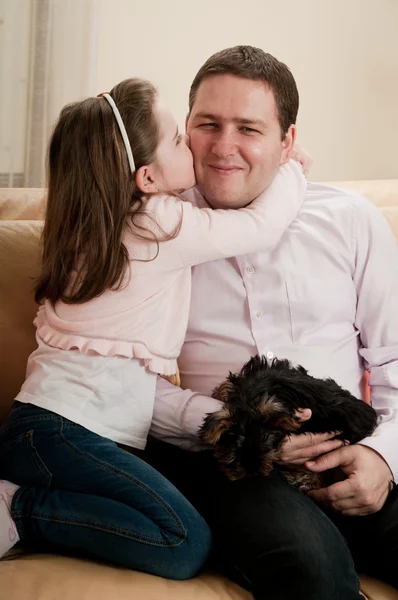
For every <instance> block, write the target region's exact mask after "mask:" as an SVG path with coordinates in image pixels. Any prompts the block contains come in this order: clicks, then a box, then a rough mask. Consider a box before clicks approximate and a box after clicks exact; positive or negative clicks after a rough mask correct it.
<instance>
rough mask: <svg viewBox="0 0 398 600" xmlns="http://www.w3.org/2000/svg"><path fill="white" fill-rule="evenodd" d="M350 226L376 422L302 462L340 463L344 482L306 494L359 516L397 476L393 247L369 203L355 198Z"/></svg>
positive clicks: (397, 273)
mask: <svg viewBox="0 0 398 600" xmlns="http://www.w3.org/2000/svg"><path fill="white" fill-rule="evenodd" d="M352 230H353V234H352V247H353V253H354V260H355V264H354V272H353V281H354V284H355V288H356V291H357V310H356V320H355V325H356V327H357V329H358V331H359V332H360V336H361V342H362V349H361V350H360V354H361V356H362V357H363V358H364V361H365V367H366V369H367V370H368V371H369V372H370V386H371V401H372V405H373V407H374V408H375V410H376V412H377V414H378V419H379V425H378V427H377V429H376V431H375V432H374V434H373V435H372V436H370V437H368V438H366V439H364V440H362V442H360V444H357V445H355V446H352V447H346V448H340V449H338V450H335V451H333V452H331V453H330V454H328V455H324V456H321V457H320V458H318V459H316V460H315V461H311V462H309V463H308V462H307V463H306V466H307V467H308V468H309V469H311V470H313V471H317V472H321V471H325V470H327V469H331V468H334V467H337V466H338V467H340V468H341V469H342V471H343V472H344V474H345V475H346V477H347V479H346V480H345V481H343V482H339V483H335V484H334V485H332V486H330V487H329V488H324V489H323V490H318V491H316V492H311V493H310V495H311V496H312V497H313V498H314V499H315V500H317V501H319V502H322V503H323V504H326V505H328V506H331V507H332V508H334V509H336V510H339V511H340V512H343V513H344V514H346V515H361V514H362V515H364V514H370V513H372V512H376V511H377V510H379V509H380V508H381V507H382V506H383V504H384V502H385V500H386V498H387V495H388V492H389V490H390V489H391V480H392V478H393V477H394V478H395V480H397V479H398V452H397V448H398V246H397V243H396V241H395V239H394V236H393V234H392V231H391V229H390V227H389V226H388V224H387V222H386V220H385V219H384V217H383V216H382V215H381V213H380V212H379V211H378V210H377V209H376V208H375V207H374V206H373V205H371V203H368V202H366V203H365V202H359V201H358V204H357V205H356V208H355V211H354V218H353V228H352Z"/></svg>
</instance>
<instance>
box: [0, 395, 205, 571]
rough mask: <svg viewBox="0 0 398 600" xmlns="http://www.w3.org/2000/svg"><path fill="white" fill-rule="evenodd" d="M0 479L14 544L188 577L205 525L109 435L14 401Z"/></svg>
mask: <svg viewBox="0 0 398 600" xmlns="http://www.w3.org/2000/svg"><path fill="white" fill-rule="evenodd" d="M0 478H1V479H7V480H9V481H13V482H14V483H16V484H17V485H20V486H21V487H20V488H19V489H18V490H17V492H16V494H15V496H14V498H13V501H12V506H11V515H12V518H13V519H14V521H15V523H16V526H17V529H18V533H19V536H20V538H21V541H22V542H23V543H25V544H27V545H29V546H30V547H32V548H36V549H38V550H40V549H42V548H44V549H46V550H49V549H50V550H53V551H57V549H58V550H59V551H60V552H65V551H66V552H72V553H73V552H78V553H79V554H82V553H83V554H85V555H88V556H92V557H96V558H98V559H100V560H104V561H106V562H109V563H113V564H117V565H120V566H124V567H128V568H131V569H138V570H141V571H145V572H147V573H152V574H155V575H159V576H162V577H167V578H170V579H187V578H189V577H192V576H194V575H195V574H196V573H197V572H198V571H199V569H200V568H201V567H202V565H203V564H204V562H205V561H206V559H207V557H208V554H209V551H210V546H211V534H210V530H209V528H208V526H207V524H206V523H205V521H204V520H203V518H202V517H201V516H200V515H199V513H198V512H197V511H196V510H195V509H194V508H193V506H192V505H191V504H190V503H189V502H188V500H186V499H185V498H184V496H183V495H182V494H181V493H180V492H179V491H177V489H176V488H175V487H174V486H173V485H172V484H171V483H170V482H169V481H168V480H167V479H166V478H165V477H163V476H162V475H161V474H160V473H158V472H157V471H156V470H155V469H153V468H152V467H151V466H150V465H148V464H147V463H146V462H144V461H143V460H141V459H140V458H139V457H137V456H135V455H134V454H131V453H129V452H127V451H125V450H123V449H121V448H119V447H118V445H117V444H116V443H115V442H112V441H111V440H109V439H107V438H104V437H101V436H99V435H96V434H95V433H92V432H91V431H88V430H87V429H84V428H83V427H81V426H80V425H77V424H75V423H73V422H71V421H69V420H68V419H65V418H63V417H61V416H59V415H57V414H55V413H52V412H50V411H48V410H44V409H42V408H39V407H36V406H33V405H32V404H21V403H19V402H15V403H14V406H13V408H12V409H11V411H10V413H9V415H8V417H7V419H6V420H5V422H4V423H3V424H2V426H1V427H0Z"/></svg>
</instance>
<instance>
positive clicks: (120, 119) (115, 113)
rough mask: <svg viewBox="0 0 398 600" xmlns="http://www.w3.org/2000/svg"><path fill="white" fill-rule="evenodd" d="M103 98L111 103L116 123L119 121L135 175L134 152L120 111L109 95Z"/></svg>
mask: <svg viewBox="0 0 398 600" xmlns="http://www.w3.org/2000/svg"><path fill="white" fill-rule="evenodd" d="M102 98H105V100H107V102H109V104H110V106H111V108H112V110H113V114H114V115H115V117H116V121H117V124H118V125H119V129H120V133H121V134H122V138H123V142H124V146H125V148H126V152H127V158H128V159H129V165H130V169H131V172H132V173H133V174H134V172H135V163H134V158H133V151H132V150H131V145H130V140H129V138H128V135H127V131H126V128H125V126H124V123H123V119H122V117H121V115H120V112H119V109H118V107H117V106H116V104H115V101H114V99H113V98H112V96H110V95H109V94H102Z"/></svg>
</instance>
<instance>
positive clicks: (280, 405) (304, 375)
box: [200, 356, 377, 491]
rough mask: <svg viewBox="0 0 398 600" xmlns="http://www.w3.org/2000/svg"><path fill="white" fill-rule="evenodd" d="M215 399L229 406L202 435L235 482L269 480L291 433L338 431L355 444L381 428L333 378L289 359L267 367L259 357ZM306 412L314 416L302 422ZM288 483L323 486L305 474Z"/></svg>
mask: <svg viewBox="0 0 398 600" xmlns="http://www.w3.org/2000/svg"><path fill="white" fill-rule="evenodd" d="M213 397H215V398H218V399H220V400H222V401H223V402H224V407H223V408H222V409H221V410H220V411H218V412H216V413H213V414H210V415H208V416H207V417H206V419H205V421H204V424H203V426H202V428H201V431H200V436H201V438H202V440H203V441H204V442H206V443H207V444H211V445H212V446H213V448H214V453H215V455H216V457H217V459H218V461H219V464H220V467H221V468H222V470H223V471H224V473H225V474H226V475H227V477H229V478H230V479H242V478H244V477H251V476H256V475H268V474H269V473H270V471H271V470H272V468H273V464H274V463H275V462H277V461H278V451H279V450H280V448H281V446H282V443H283V441H284V440H285V438H286V436H287V435H289V434H291V433H307V432H312V433H324V432H334V431H338V432H341V433H340V434H339V435H338V436H336V437H337V438H341V439H342V440H346V441H347V442H349V443H350V444H355V443H356V442H358V441H360V440H361V439H363V438H365V437H366V436H368V435H370V434H371V433H372V432H373V431H374V429H375V427H376V424H377V419H376V412H375V410H374V409H373V408H372V407H371V406H370V405H369V404H367V403H366V402H364V401H362V400H358V399H357V398H355V397H354V396H353V395H352V394H350V392H348V391H347V390H344V389H342V388H341V387H340V386H339V385H338V384H337V383H336V382H335V381H334V380H333V379H317V378H315V377H311V375H308V372H307V371H306V369H304V368H303V367H301V366H297V367H294V366H292V364H291V363H290V362H289V361H288V360H278V359H276V358H275V359H273V360H272V362H271V363H268V361H267V359H266V358H265V357H264V356H263V357H260V356H254V357H253V358H251V359H250V360H249V361H248V362H247V363H246V364H245V365H244V366H243V368H242V370H241V371H240V373H237V374H232V373H230V374H229V376H228V378H227V380H226V381H225V382H223V383H222V384H221V385H220V386H219V387H218V388H216V389H215V390H214V392H213ZM302 408H310V409H311V411H312V416H311V418H310V419H309V420H308V421H304V422H303V423H301V422H300V421H299V420H298V418H297V417H296V411H297V410H298V409H302ZM294 473H295V474H294ZM303 477H304V478H303ZM288 478H289V481H291V482H292V483H294V484H296V485H297V486H298V487H299V488H300V489H302V490H303V491H308V489H312V488H315V487H320V485H322V482H321V481H320V478H319V476H313V474H310V475H309V474H308V471H305V474H304V473H303V469H302V470H301V472H290V474H289V477H288Z"/></svg>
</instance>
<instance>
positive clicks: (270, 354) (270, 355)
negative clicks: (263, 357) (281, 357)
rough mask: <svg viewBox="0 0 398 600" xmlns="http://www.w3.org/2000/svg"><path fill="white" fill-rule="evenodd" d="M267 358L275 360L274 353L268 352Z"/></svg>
mask: <svg viewBox="0 0 398 600" xmlns="http://www.w3.org/2000/svg"><path fill="white" fill-rule="evenodd" d="M267 358H268V359H269V360H271V358H274V353H273V352H267Z"/></svg>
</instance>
